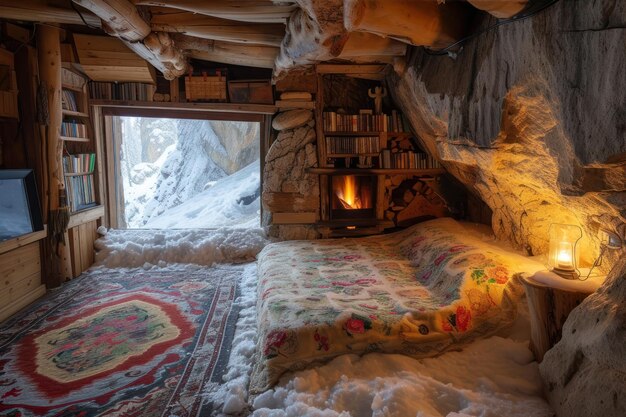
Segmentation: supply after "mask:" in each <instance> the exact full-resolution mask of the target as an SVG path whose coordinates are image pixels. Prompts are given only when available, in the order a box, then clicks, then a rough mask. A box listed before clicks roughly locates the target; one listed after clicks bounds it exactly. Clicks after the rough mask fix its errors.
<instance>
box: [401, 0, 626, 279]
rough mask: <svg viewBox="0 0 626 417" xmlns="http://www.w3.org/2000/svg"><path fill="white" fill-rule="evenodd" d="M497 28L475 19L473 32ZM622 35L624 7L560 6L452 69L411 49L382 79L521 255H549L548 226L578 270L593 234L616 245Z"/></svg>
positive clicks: (624, 82) (622, 208)
mask: <svg viewBox="0 0 626 417" xmlns="http://www.w3.org/2000/svg"><path fill="white" fill-rule="evenodd" d="M495 22H496V20H495V19H494V18H492V17H490V16H489V15H487V14H485V16H484V18H483V22H482V23H481V26H480V28H484V27H486V26H488V25H491V24H493V23H495ZM625 26H626V3H624V2H621V1H616V0H615V1H611V0H604V1H597V2H587V1H583V0H579V1H576V0H575V1H567V2H558V3H556V5H554V6H552V7H550V8H549V9H547V10H545V11H543V12H542V13H540V14H538V15H536V16H533V17H532V18H529V19H526V20H522V21H518V22H514V23H512V24H508V25H502V26H499V27H498V28H496V29H495V30H492V31H490V32H487V33H485V34H483V35H481V36H479V37H478V38H475V39H473V40H470V41H469V42H467V43H466V44H465V45H464V47H463V50H461V51H460V52H458V54H457V56H456V57H455V58H454V59H452V58H450V57H449V56H433V55H431V54H427V53H426V52H425V51H424V50H422V49H419V48H415V49H414V50H412V51H411V53H410V54H409V56H410V58H408V60H407V62H406V65H401V63H400V64H399V65H397V66H396V73H394V74H392V75H391V76H390V77H389V79H388V83H389V85H390V90H391V93H392V95H393V96H394V99H395V102H396V103H397V104H398V105H399V107H400V108H401V109H402V111H403V112H404V113H405V114H406V115H407V116H408V117H409V119H410V122H411V124H412V126H413V128H414V129H415V131H416V132H417V133H418V135H419V136H420V138H421V141H422V145H423V146H424V147H425V148H426V149H428V150H429V152H430V153H431V154H432V155H434V156H436V157H437V158H438V159H439V160H440V161H441V162H442V163H443V165H444V166H445V167H446V168H447V169H448V171H449V172H450V173H452V174H453V175H454V176H455V177H456V178H457V179H459V180H460V181H461V182H462V183H463V184H464V185H465V186H466V187H468V188H469V189H470V190H471V191H472V192H474V193H476V194H477V195H479V196H480V198H481V199H482V200H483V201H484V202H486V203H487V204H488V205H489V207H490V208H491V210H492V211H493V218H492V226H493V229H494V232H495V233H496V234H497V235H498V236H499V237H500V238H504V239H506V240H509V241H511V242H512V243H514V244H515V245H517V246H518V247H519V248H522V249H525V250H527V252H528V253H530V254H542V253H545V252H546V251H547V245H548V228H549V226H550V224H551V223H573V224H578V225H580V226H581V227H582V228H583V231H584V239H583V240H582V242H581V243H582V244H581V250H580V253H581V255H582V258H583V262H585V263H587V264H589V263H590V262H592V261H593V259H594V258H595V257H596V256H597V255H598V253H599V240H598V237H597V236H598V235H597V233H598V229H599V227H600V226H602V227H603V228H607V229H609V230H611V231H614V232H616V233H617V234H618V235H619V236H621V237H622V238H626V163H625V160H626V158H625V155H624V153H625V152H626V95H625V94H624V91H625V90H626V52H625V49H624V48H623V47H617V45H622V46H623V45H625V44H626V30H625V29H624V27H625ZM480 28H477V29H476V30H478V29H480ZM620 256H624V251H612V252H609V253H607V257H606V259H605V262H604V263H603V266H602V268H604V270H605V271H607V270H608V269H609V268H610V267H611V266H612V265H613V264H614V263H615V261H616V260H617V259H618V258H619V257H620Z"/></svg>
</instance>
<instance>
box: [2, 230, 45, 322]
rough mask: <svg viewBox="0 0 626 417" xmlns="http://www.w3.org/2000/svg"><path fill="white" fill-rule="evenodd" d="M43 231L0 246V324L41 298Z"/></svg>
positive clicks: (42, 289) (42, 287)
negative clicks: (41, 244)
mask: <svg viewBox="0 0 626 417" xmlns="http://www.w3.org/2000/svg"><path fill="white" fill-rule="evenodd" d="M46 235H47V233H46V230H45V229H44V230H42V231H38V232H34V233H29V234H27V235H23V236H20V237H17V238H13V239H9V240H6V241H3V242H1V243H0V321H3V320H5V319H6V318H7V317H9V316H10V315H12V314H14V313H16V312H17V311H19V310H20V309H22V308H24V307H26V306H27V305H28V304H30V303H32V302H33V301H35V300H36V299H37V298H39V297H41V296H42V295H43V294H45V292H46V286H45V285H43V284H42V283H41V248H40V241H41V240H42V239H44V238H45V237H46Z"/></svg>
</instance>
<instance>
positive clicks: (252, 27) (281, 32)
mask: <svg viewBox="0 0 626 417" xmlns="http://www.w3.org/2000/svg"><path fill="white" fill-rule="evenodd" d="M150 12H151V15H152V18H151V19H150V26H151V27H152V30H153V31H155V32H170V33H183V34H185V35H189V36H196V37H199V38H203V39H214V40H221V41H227V42H237V43H251V44H258V45H269V46H280V43H281V41H282V39H283V37H284V36H285V25H284V24H281V23H257V24H250V23H246V22H240V21H236V20H227V19H222V18H219V17H213V16H207V15H202V14H196V13H191V12H186V11H180V10H176V9H166V8H152V9H150Z"/></svg>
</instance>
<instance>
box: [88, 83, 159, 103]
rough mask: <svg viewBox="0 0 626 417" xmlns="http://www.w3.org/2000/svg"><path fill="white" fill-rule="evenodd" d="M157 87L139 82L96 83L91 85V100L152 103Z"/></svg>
mask: <svg viewBox="0 0 626 417" xmlns="http://www.w3.org/2000/svg"><path fill="white" fill-rule="evenodd" d="M155 91H156V87H155V86H154V85H152V84H147V83H139V82H120V83H113V82H96V81H92V82H90V83H89V97H90V99H91V100H113V101H118V100H119V101H152V97H153V96H154V93H155Z"/></svg>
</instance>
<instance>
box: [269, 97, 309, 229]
mask: <svg viewBox="0 0 626 417" xmlns="http://www.w3.org/2000/svg"><path fill="white" fill-rule="evenodd" d="M272 127H273V128H274V129H275V130H276V131H277V132H278V133H277V134H276V136H275V139H274V140H273V142H272V144H271V146H270V149H269V150H268V152H267V155H266V156H265V168H264V170H263V194H262V195H263V197H262V201H263V208H264V210H265V211H264V214H265V218H264V219H263V224H264V225H265V226H268V233H269V235H270V236H272V237H276V238H279V239H285V240H289V239H314V238H316V237H318V233H317V231H316V230H315V227H314V226H313V225H306V224H274V223H275V222H274V219H273V217H274V215H275V214H276V213H314V214H315V217H316V218H317V219H319V176H317V175H311V174H307V173H306V172H305V170H306V169H307V168H311V167H315V166H317V149H316V135H315V120H314V118H313V112H312V111H311V110H306V109H295V110H288V111H285V112H281V113H279V114H278V115H277V116H276V117H275V118H274V120H273V122H272Z"/></svg>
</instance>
